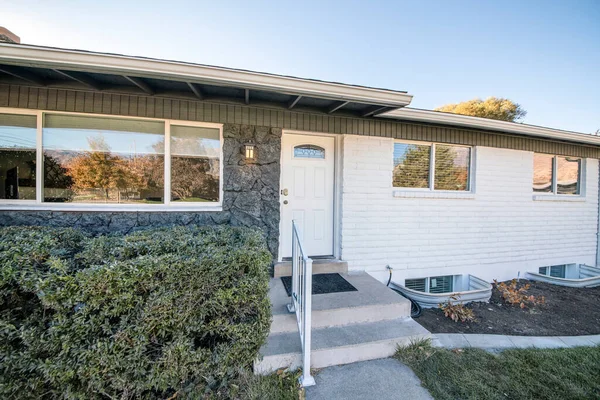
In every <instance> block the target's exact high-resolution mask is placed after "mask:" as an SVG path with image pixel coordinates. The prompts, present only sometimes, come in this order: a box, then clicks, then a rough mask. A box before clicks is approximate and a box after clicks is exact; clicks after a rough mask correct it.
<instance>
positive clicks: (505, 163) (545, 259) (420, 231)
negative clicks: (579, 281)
mask: <svg viewBox="0 0 600 400" xmlns="http://www.w3.org/2000/svg"><path fill="white" fill-rule="evenodd" d="M393 143H394V141H393V140H392V139H388V138H375V137H365V136H357V135H345V136H344V138H343V144H342V182H341V185H342V207H341V211H342V212H341V235H340V236H341V247H342V254H341V255H342V259H343V260H346V261H348V263H349V269H350V270H365V271H368V272H369V273H371V274H372V275H374V276H375V277H377V278H379V279H381V280H384V279H386V278H387V272H386V271H385V267H386V265H388V264H389V265H390V266H391V267H392V268H394V280H395V281H398V282H401V280H402V279H405V278H411V277H413V278H416V277H423V276H431V275H441V274H444V275H445V274H461V273H471V274H474V275H476V276H479V277H481V278H483V279H486V280H492V279H494V278H497V279H500V280H504V279H509V278H512V277H516V276H517V274H518V273H519V272H521V276H523V274H524V272H525V271H535V270H537V268H538V267H540V266H544V265H550V264H563V263H588V264H595V259H596V231H597V224H598V160H596V159H587V160H585V164H586V167H585V186H584V189H585V199H584V201H570V202H567V201H561V202H558V201H536V200H534V199H533V193H532V189H531V185H532V175H533V153H531V152H526V151H516V150H506V149H496V148H490V147H477V148H476V149H475V154H474V155H475V169H474V171H473V173H474V174H475V180H474V184H475V190H474V195H468V196H465V197H464V198H456V199H453V198H438V197H433V198H432V197H428V198H427V197H395V196H394V191H398V190H400V189H398V188H395V189H394V188H392V184H391V182H392V165H393V157H392V154H393ZM404 195H405V192H402V193H398V192H397V193H396V196H404ZM409 196H412V194H409ZM415 196H419V195H418V194H415Z"/></svg>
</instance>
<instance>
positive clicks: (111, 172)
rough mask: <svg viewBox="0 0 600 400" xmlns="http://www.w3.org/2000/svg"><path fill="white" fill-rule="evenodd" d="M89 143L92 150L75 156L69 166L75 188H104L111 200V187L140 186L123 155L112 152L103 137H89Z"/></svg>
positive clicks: (107, 198) (137, 178)
mask: <svg viewBox="0 0 600 400" xmlns="http://www.w3.org/2000/svg"><path fill="white" fill-rule="evenodd" d="M88 143H89V145H90V149H91V150H90V151H86V152H84V153H83V154H81V155H79V156H77V157H75V158H74V159H73V160H72V161H71V163H70V165H69V168H68V169H69V176H70V177H71V178H72V179H73V188H74V189H78V190H85V189H102V190H103V192H104V195H105V199H106V200H109V198H110V192H109V190H110V189H114V188H116V189H119V190H123V189H127V188H135V187H138V186H139V182H138V181H139V177H138V176H137V175H136V174H133V173H131V172H130V170H129V168H127V165H126V162H125V160H124V159H123V158H122V157H120V156H117V155H113V154H111V152H110V146H108V144H107V143H106V142H105V140H104V138H103V137H101V136H99V137H97V138H88Z"/></svg>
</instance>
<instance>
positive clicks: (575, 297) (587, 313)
mask: <svg viewBox="0 0 600 400" xmlns="http://www.w3.org/2000/svg"><path fill="white" fill-rule="evenodd" d="M526 283H529V284H531V288H530V289H529V291H528V294H531V295H534V296H544V297H545V298H546V302H545V304H544V305H539V306H535V307H533V308H526V309H521V308H519V306H518V305H515V306H513V305H509V304H506V303H504V302H502V299H501V297H500V293H499V292H498V290H496V288H495V287H494V289H493V291H492V298H491V299H490V302H489V303H470V304H468V305H467V307H469V308H471V309H472V310H473V312H474V313H475V316H476V318H477V322H475V323H473V322H465V323H462V322H453V321H452V320H451V319H450V318H446V317H445V316H444V313H443V312H442V311H441V310H440V309H437V308H431V309H424V310H423V313H422V314H421V316H420V317H419V318H416V319H415V321H417V322H418V323H419V324H421V325H423V326H424V327H425V328H426V329H428V330H429V331H430V332H432V333H490V334H499V335H520V336H576V335H596V334H600V287H596V288H584V289H577V288H568V287H564V286H558V285H551V284H548V283H543V282H534V281H527V280H524V279H521V282H520V285H519V287H521V285H524V284H526Z"/></svg>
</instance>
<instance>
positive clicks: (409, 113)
mask: <svg viewBox="0 0 600 400" xmlns="http://www.w3.org/2000/svg"><path fill="white" fill-rule="evenodd" d="M378 117H382V118H390V119H396V120H403V121H414V122H424V123H430V124H437V125H452V126H460V127H465V128H472V129H482V130H486V131H497V132H504V133H510V134H515V135H519V136H530V137H539V138H544V139H553V140H560V141H566V142H573V143H582V144H587V145H594V146H600V136H594V135H588V134H585V133H578V132H572V131H564V130H560V129H553V128H546V127H543V126H537V125H528V124H521V123H518V122H507V121H499V120H495V119H488V118H480V117H471V116H468V115H460V114H452V113H446V112H441V111H431V110H422V109H417V108H402V109H397V110H393V111H389V112H386V113H382V114H380V115H378Z"/></svg>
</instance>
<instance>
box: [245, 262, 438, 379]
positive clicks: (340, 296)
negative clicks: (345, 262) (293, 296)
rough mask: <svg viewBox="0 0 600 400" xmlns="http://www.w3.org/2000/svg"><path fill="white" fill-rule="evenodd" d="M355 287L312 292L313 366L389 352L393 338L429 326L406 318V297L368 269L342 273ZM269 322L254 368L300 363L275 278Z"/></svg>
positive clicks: (417, 334)
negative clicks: (268, 330) (367, 271)
mask: <svg viewBox="0 0 600 400" xmlns="http://www.w3.org/2000/svg"><path fill="white" fill-rule="evenodd" d="M340 275H342V276H343V277H344V279H346V280H347V281H348V282H350V283H351V284H352V285H353V286H354V287H355V288H356V289H357V291H355V292H342V293H328V294H319V295H313V300H312V303H313V311H312V327H313V329H312V344H313V345H312V357H311V360H312V363H311V366H312V367H313V368H323V367H327V366H332V365H341V364H348V363H353V362H356V361H364V360H372V359H377V358H384V357H389V356H391V355H392V354H394V352H395V350H396V346H397V345H398V344H407V343H409V342H410V341H411V340H414V339H420V338H427V337H429V336H430V333H429V331H427V330H426V329H425V328H423V327H422V326H421V325H419V324H417V323H416V322H415V321H413V320H412V319H411V318H410V302H409V301H408V300H407V299H405V298H404V297H402V296H400V295H398V294H397V293H395V292H393V291H392V290H390V289H389V288H387V287H386V286H385V285H384V284H382V283H381V282H379V281H378V280H376V279H374V278H373V277H371V276H370V275H369V274H367V273H364V272H363V273H357V274H347V273H341V274H340ZM269 297H270V299H271V307H272V313H273V322H272V323H271V331H270V333H269V338H268V339H267V343H266V344H265V345H264V346H263V347H262V348H261V351H260V354H261V359H260V360H258V361H257V362H256V363H255V366H254V370H255V372H256V373H269V372H272V371H275V370H277V369H279V368H287V367H291V368H297V367H299V366H300V365H301V361H302V356H301V344H300V336H299V334H298V326H297V322H296V315H295V314H294V313H289V312H288V311H287V308H286V306H287V304H288V303H289V301H290V298H289V297H288V296H287V293H286V291H285V288H284V286H283V283H282V282H281V279H280V278H273V279H271V282H270V290H269Z"/></svg>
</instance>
